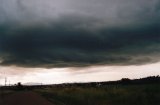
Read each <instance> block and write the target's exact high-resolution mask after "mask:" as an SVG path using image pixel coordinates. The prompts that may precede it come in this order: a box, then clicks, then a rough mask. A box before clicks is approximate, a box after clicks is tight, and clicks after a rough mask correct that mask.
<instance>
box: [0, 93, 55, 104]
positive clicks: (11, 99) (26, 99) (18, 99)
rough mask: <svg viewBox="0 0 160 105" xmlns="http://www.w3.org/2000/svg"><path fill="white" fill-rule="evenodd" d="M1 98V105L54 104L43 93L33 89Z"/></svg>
mask: <svg viewBox="0 0 160 105" xmlns="http://www.w3.org/2000/svg"><path fill="white" fill-rule="evenodd" d="M0 98H1V99H0V100H1V101H0V105H53V104H52V103H50V102H49V101H47V100H46V99H45V98H43V97H42V96H41V95H39V94H37V93H35V92H31V91H24V92H16V93H12V94H9V95H5V96H3V97H0Z"/></svg>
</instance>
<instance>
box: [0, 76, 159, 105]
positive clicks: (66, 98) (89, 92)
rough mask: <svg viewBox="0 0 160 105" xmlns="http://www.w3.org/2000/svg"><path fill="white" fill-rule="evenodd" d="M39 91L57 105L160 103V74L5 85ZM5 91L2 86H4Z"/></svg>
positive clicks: (154, 104) (149, 104)
mask: <svg viewBox="0 0 160 105" xmlns="http://www.w3.org/2000/svg"><path fill="white" fill-rule="evenodd" d="M3 89H4V90H7V89H8V90H14V91H15V90H16V91H18V90H21V91H28V90H30V91H35V92H37V93H39V94H41V95H42V96H44V97H45V98H46V99H48V100H49V101H51V102H53V103H54V104H55V105H160V77H159V76H152V77H147V78H141V79H135V80H130V79H127V78H123V79H121V80H120V81H111V82H93V83H73V84H59V85H45V86H21V85H20V84H19V85H17V86H12V87H3ZM1 90H2V87H1Z"/></svg>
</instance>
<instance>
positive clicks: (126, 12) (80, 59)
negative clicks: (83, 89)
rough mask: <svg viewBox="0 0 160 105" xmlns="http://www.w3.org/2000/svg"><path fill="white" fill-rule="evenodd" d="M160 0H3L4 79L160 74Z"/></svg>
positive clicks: (0, 80) (0, 60) (0, 48)
mask: <svg viewBox="0 0 160 105" xmlns="http://www.w3.org/2000/svg"><path fill="white" fill-rule="evenodd" d="M159 59H160V0H98V1H97V0H60V1H57V0H45V1H44V0H1V1H0V84H4V78H5V77H7V78H8V80H12V82H13V83H16V82H19V81H22V82H43V83H62V82H87V81H109V80H117V79H120V78H123V77H127V78H140V77H145V76H150V75H159V74H160V71H159V70H158V69H159V67H160V65H159V64H160V60H159Z"/></svg>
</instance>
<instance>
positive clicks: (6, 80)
mask: <svg viewBox="0 0 160 105" xmlns="http://www.w3.org/2000/svg"><path fill="white" fill-rule="evenodd" d="M4 85H5V86H7V77H5V84H4Z"/></svg>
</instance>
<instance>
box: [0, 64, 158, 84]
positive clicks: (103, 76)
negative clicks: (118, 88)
mask: <svg viewBox="0 0 160 105" xmlns="http://www.w3.org/2000/svg"><path fill="white" fill-rule="evenodd" d="M0 68H1V69H0V74H1V75H0V77H1V78H0V84H1V85H4V83H5V77H7V80H8V81H7V84H9V82H10V84H16V83H17V82H21V83H22V84H23V83H43V84H59V83H74V82H101V81H114V80H120V79H121V78H130V79H138V78H143V77H147V76H157V75H160V70H159V68H160V62H158V63H154V64H147V65H139V66H135V65H132V66H99V67H95V66H93V67H86V68H53V69H42V68H23V67H13V66H12V67H0ZM4 70H5V71H6V72H4Z"/></svg>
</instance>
